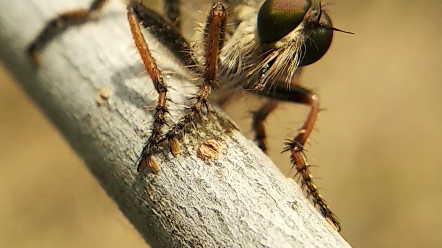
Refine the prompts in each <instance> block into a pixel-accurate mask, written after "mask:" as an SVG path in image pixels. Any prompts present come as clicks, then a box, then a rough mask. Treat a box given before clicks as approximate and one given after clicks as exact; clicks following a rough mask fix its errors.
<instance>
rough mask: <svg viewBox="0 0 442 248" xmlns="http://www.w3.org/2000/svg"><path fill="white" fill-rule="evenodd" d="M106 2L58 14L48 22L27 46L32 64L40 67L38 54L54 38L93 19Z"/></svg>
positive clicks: (100, 0) (105, 0)
mask: <svg viewBox="0 0 442 248" xmlns="http://www.w3.org/2000/svg"><path fill="white" fill-rule="evenodd" d="M106 2H107V0H95V1H93V2H92V4H91V6H90V7H89V9H78V10H73V11H68V12H65V13H62V14H60V15H59V16H57V17H55V18H54V19H52V20H50V21H49V22H48V23H47V24H46V26H45V27H44V28H43V30H42V31H41V32H40V33H39V34H38V35H37V37H36V38H35V39H34V41H33V42H32V43H31V44H30V45H29V46H28V49H27V54H28V56H29V57H30V59H31V60H32V62H33V63H34V65H36V66H39V65H40V57H39V53H40V52H41V51H42V50H43V49H44V47H45V46H46V45H47V44H49V42H51V41H52V40H53V39H54V38H55V37H57V36H58V35H59V34H61V33H63V32H64V31H65V30H66V29H67V28H69V27H71V26H74V25H79V24H83V23H84V22H86V21H88V20H90V19H91V18H93V17H95V16H96V15H97V14H98V13H99V12H100V11H101V10H102V9H103V6H104V4H105V3H106Z"/></svg>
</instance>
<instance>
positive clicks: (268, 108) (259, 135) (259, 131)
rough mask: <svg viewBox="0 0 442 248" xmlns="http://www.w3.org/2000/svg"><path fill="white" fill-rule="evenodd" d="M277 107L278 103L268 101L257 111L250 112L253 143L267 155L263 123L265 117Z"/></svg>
mask: <svg viewBox="0 0 442 248" xmlns="http://www.w3.org/2000/svg"><path fill="white" fill-rule="evenodd" d="M278 105H279V102H278V101H274V100H269V101H267V102H266V103H264V105H262V106H261V107H260V108H259V109H258V110H257V111H253V112H252V128H253V131H254V132H255V141H256V143H257V144H258V146H259V148H261V150H262V151H263V152H265V153H267V142H266V138H267V135H266V130H265V127H264V122H265V120H266V119H267V117H268V116H269V115H270V113H272V112H273V111H274V110H275V109H276V108H277V107H278Z"/></svg>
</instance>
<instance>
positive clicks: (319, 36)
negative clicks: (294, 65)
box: [299, 12, 333, 66]
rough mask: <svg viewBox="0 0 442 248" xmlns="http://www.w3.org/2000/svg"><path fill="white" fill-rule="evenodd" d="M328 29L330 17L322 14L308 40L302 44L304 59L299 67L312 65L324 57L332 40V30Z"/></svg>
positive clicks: (330, 24) (330, 25)
mask: <svg viewBox="0 0 442 248" xmlns="http://www.w3.org/2000/svg"><path fill="white" fill-rule="evenodd" d="M326 27H329V28H326ZM330 27H332V23H331V20H330V17H329V16H328V15H327V13H325V12H322V15H321V19H320V20H319V25H318V26H316V27H315V28H314V29H313V31H312V33H311V35H310V37H309V39H308V40H307V41H306V42H305V43H304V47H303V49H302V50H303V54H304V58H303V60H302V61H301V63H300V64H299V66H306V65H309V64H312V63H314V62H316V61H318V60H319V59H320V58H322V56H324V54H325V53H326V52H327V50H328V49H329V48H330V45H331V43H332V39H333V30H332V29H331V28H330Z"/></svg>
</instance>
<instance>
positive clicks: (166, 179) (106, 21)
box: [0, 0, 349, 247]
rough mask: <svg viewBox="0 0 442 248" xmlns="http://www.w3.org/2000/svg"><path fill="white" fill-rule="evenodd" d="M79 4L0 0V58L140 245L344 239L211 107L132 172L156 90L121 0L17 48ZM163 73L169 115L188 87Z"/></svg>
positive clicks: (309, 243) (327, 243)
mask: <svg viewBox="0 0 442 248" xmlns="http://www.w3.org/2000/svg"><path fill="white" fill-rule="evenodd" d="M87 5H88V0H75V1H72V0H62V1H58V0H57V1H56V0H51V1H49V0H48V1H39V0H28V1H15V0H1V1H0V6H1V7H0V59H1V60H2V62H3V63H4V65H5V66H6V67H7V69H9V70H10V71H11V73H12V74H13V75H14V76H15V78H16V79H17V80H18V82H19V83H20V84H21V86H22V87H23V89H24V90H25V91H26V92H27V93H28V94H29V95H30V96H31V98H32V99H33V100H34V101H35V102H36V103H37V104H38V105H39V106H40V107H41V109H42V110H43V111H44V112H45V114H46V115H47V116H48V118H49V119H50V120H51V121H52V122H53V123H54V124H55V125H56V126H57V128H58V129H59V130H60V131H61V133H62V134H63V135H64V137H65V138H66V140H67V141H68V142H69V143H70V145H71V146H72V148H73V149H74V150H75V151H76V152H77V153H78V154H79V155H80V156H81V157H82V158H83V159H84V161H85V163H86V165H87V166H88V168H89V169H90V171H91V172H92V174H93V175H94V176H95V177H96V178H97V180H98V181H99V182H100V183H101V185H102V186H103V188H104V189H105V190H106V192H107V193H108V194H109V196H110V197H111V198H112V199H113V200H114V201H115V202H116V203H117V205H118V206H119V208H120V209H121V211H122V212H123V213H124V214H125V215H126V216H127V218H128V219H129V220H130V222H131V223H132V224H133V225H134V226H135V227H136V229H137V230H138V231H139V232H140V233H141V235H142V236H143V237H144V238H145V240H146V241H147V242H148V243H149V244H150V245H152V246H153V247H184V246H188V247H348V246H349V245H348V244H347V243H346V242H345V241H344V240H343V239H342V237H341V236H340V235H339V234H338V233H336V232H335V231H333V229H332V228H331V227H330V226H329V225H328V224H327V223H326V222H325V220H324V219H323V218H322V217H321V216H320V215H319V213H317V211H315V210H314V209H313V207H312V206H311V204H310V203H308V201H307V200H306V199H305V197H304V196H303V195H302V193H301V191H300V189H299V187H298V186H297V185H296V184H295V183H294V182H292V181H289V180H287V179H286V178H285V177H284V175H282V174H281V173H280V172H279V171H278V169H277V168H276V167H275V166H274V165H273V164H272V162H271V161H270V160H269V159H268V158H267V157H266V156H265V155H264V154H262V152H260V151H259V149H258V148H257V147H256V146H255V145H254V144H253V142H251V141H249V140H247V139H245V138H244V137H243V136H242V134H241V133H240V132H239V131H237V130H236V129H235V128H232V127H231V126H230V125H229V124H228V123H229V122H228V121H227V117H224V116H222V117H216V115H215V114H211V115H210V117H209V118H208V119H206V120H204V121H203V122H202V123H203V124H198V125H196V128H195V129H193V130H189V132H188V133H187V136H186V137H185V139H184V140H183V142H182V144H181V148H182V150H183V153H182V154H181V155H180V156H178V157H177V158H173V157H172V156H171V155H170V154H168V153H167V152H164V153H161V154H159V155H158V156H156V160H157V162H158V163H159V164H160V166H161V172H160V174H159V175H154V174H151V173H137V171H136V166H135V161H136V158H137V155H138V153H139V151H140V150H141V148H142V146H143V144H144V141H145V139H146V137H147V135H146V133H147V132H148V131H149V128H150V126H151V121H152V113H151V112H150V111H147V112H146V111H144V110H143V109H142V108H143V107H144V106H152V105H153V103H154V102H155V99H156V96H157V95H156V94H155V93H154V94H149V93H150V92H151V91H152V90H153V87H152V85H151V83H150V81H149V78H148V77H147V76H146V74H143V75H141V76H139V74H140V73H141V72H142V71H143V67H142V64H141V62H140V60H139V56H138V54H137V52H136V50H135V48H134V46H133V42H132V40H131V35H130V31H129V27H128V25H127V21H126V13H125V7H124V4H123V3H121V2H119V1H111V4H110V5H109V6H107V7H106V9H105V11H104V13H103V16H102V17H103V18H101V19H100V20H98V21H96V22H90V23H88V24H85V25H82V26H79V27H74V28H71V29H69V30H68V31H67V32H66V33H65V34H63V35H62V36H60V37H59V38H57V39H56V40H54V42H52V43H51V44H50V46H48V47H47V49H45V51H44V53H43V54H42V62H43V64H42V67H41V68H39V69H38V70H37V69H35V68H33V67H32V66H31V65H30V63H29V62H28V60H27V57H26V56H25V53H24V51H25V48H26V46H27V45H28V44H29V42H30V41H31V40H32V39H33V38H34V37H35V35H36V34H37V33H38V32H39V31H40V29H41V28H42V27H43V25H44V24H45V21H47V20H48V19H50V18H51V17H53V16H54V15H56V14H57V12H59V11H62V10H67V9H70V8H74V7H78V6H87ZM148 41H149V43H150V45H151V46H152V50H153V53H154V55H155V57H156V58H157V60H158V61H159V63H160V64H161V67H162V68H166V69H167V71H178V72H182V71H183V69H181V68H180V67H179V66H178V65H177V64H176V63H175V62H173V61H172V60H170V58H169V57H168V56H167V55H166V53H165V52H164V50H162V49H161V47H159V46H158V44H157V43H158V42H156V41H155V40H154V39H152V37H150V38H148ZM167 83H168V84H170V85H171V87H172V88H173V89H171V90H170V93H171V95H170V98H171V99H172V100H173V101H174V102H175V103H174V104H172V103H171V104H170V108H171V109H172V110H173V111H172V115H173V116H175V117H174V119H173V120H175V121H176V120H177V119H178V118H179V116H178V115H179V113H180V112H179V111H178V113H177V112H176V111H177V110H180V109H181V106H180V105H179V104H180V103H182V102H183V99H184V98H185V95H186V94H187V95H188V94H191V93H192V92H194V91H195V88H194V86H193V85H192V84H191V83H190V82H188V81H186V80H184V79H183V78H182V77H179V76H177V75H172V76H170V77H167ZM108 87H110V88H111V89H113V94H112V95H111V96H110V98H109V100H108V102H107V103H106V104H104V105H101V106H100V105H98V104H97V94H98V93H99V91H100V89H103V88H108ZM183 92H185V94H184V93H183ZM217 112H218V113H220V112H219V111H217ZM220 115H222V114H221V113H220ZM35 131H36V132H38V130H35ZM213 137H217V138H220V139H222V140H224V141H225V144H226V149H223V150H222V152H221V153H220V155H219V156H217V157H215V158H214V159H213V160H211V161H209V162H205V161H203V160H201V159H199V158H198V157H197V156H196V151H197V149H198V146H199V145H200V144H201V143H202V142H204V141H205V140H207V139H210V138H213ZM23 156H26V152H25V151H24V153H23ZM29 166H32V165H29ZM66 170H69V167H66ZM344 228H345V225H344Z"/></svg>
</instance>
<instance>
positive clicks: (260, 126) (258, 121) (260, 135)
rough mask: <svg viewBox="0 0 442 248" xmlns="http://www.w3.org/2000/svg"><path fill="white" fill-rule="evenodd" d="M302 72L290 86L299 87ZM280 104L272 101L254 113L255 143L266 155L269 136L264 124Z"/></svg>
mask: <svg viewBox="0 0 442 248" xmlns="http://www.w3.org/2000/svg"><path fill="white" fill-rule="evenodd" d="M301 71H302V69H301V68H299V69H298V70H297V72H296V73H295V75H293V78H292V81H291V82H290V85H299V76H300V75H301ZM278 103H279V101H278V99H276V100H275V99H271V100H269V101H268V102H266V103H265V104H264V105H263V106H261V108H259V109H258V110H257V111H253V112H252V128H253V131H254V132H255V141H256V142H257V144H258V146H259V148H261V150H262V151H263V152H265V153H267V144H266V138H267V135H266V130H265V126H264V122H265V120H266V119H267V117H268V116H269V115H270V114H271V113H272V112H273V111H274V110H275V109H276V108H277V107H278V105H279V104H278Z"/></svg>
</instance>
